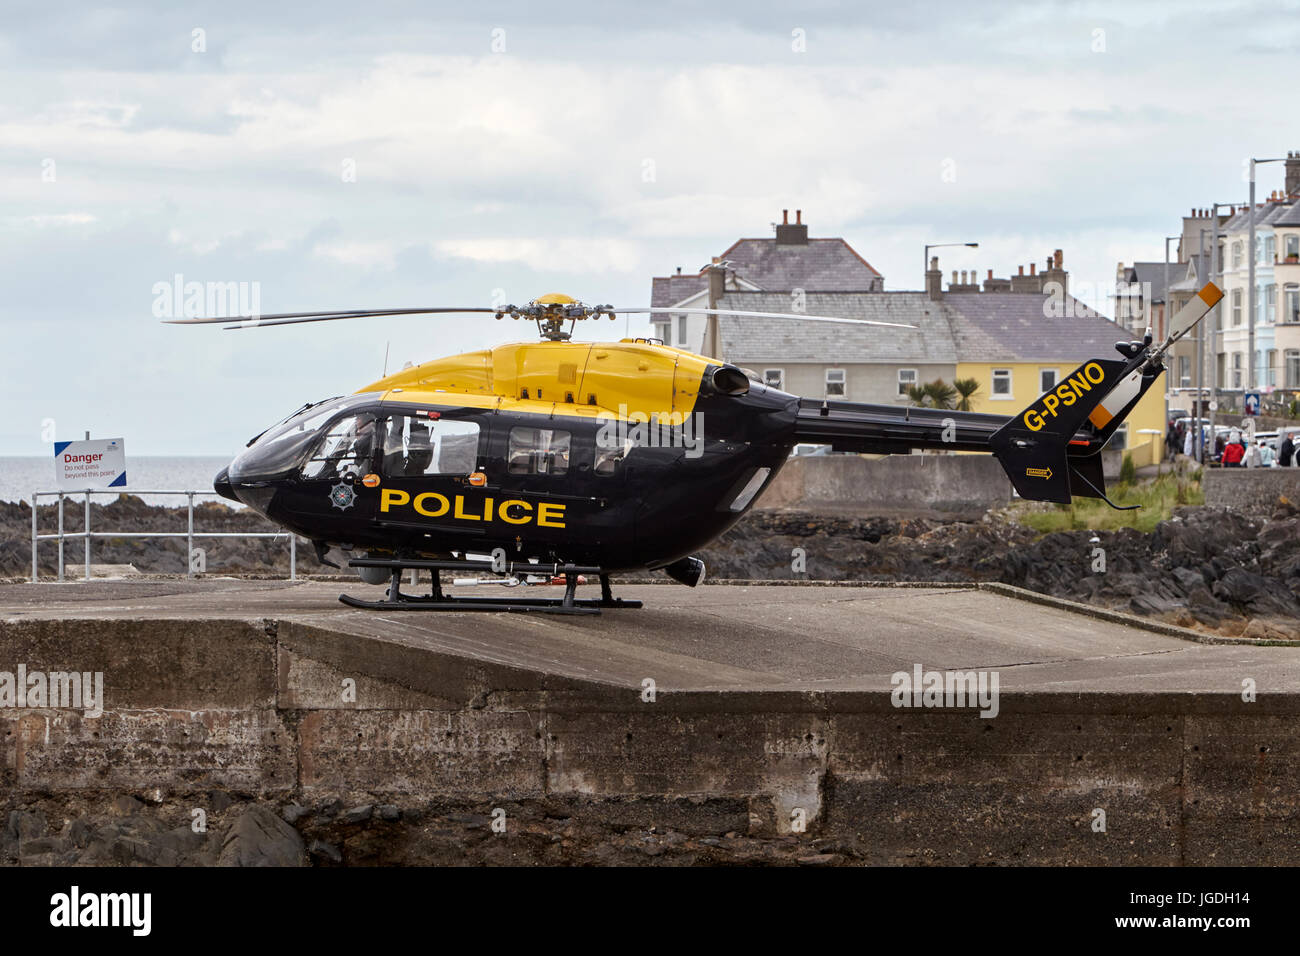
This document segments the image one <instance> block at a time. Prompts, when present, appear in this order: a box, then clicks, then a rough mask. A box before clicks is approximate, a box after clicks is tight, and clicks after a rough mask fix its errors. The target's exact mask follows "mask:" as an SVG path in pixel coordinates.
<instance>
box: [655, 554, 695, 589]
mask: <svg viewBox="0 0 1300 956" xmlns="http://www.w3.org/2000/svg"><path fill="white" fill-rule="evenodd" d="M663 570H664V573H665V574H667V575H668V576H669V577H670V578H672V579H673V580H674V581H677V582H679V583H681V584H685V585H686V586H687V587H688V588H693V587H697V586H698V585H700V584H703V583H704V562H703V561H701V560H700V559H699V558H682V559H681V560H678V561H674V562H673V563H672V564H670V565H667V566H666V567H665V568H664V569H663Z"/></svg>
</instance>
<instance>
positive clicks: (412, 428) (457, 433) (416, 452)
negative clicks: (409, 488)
mask: <svg viewBox="0 0 1300 956" xmlns="http://www.w3.org/2000/svg"><path fill="white" fill-rule="evenodd" d="M383 426H384V457H383V463H382V465H381V469H382V471H383V474H384V475H385V476H387V477H389V478H415V477H420V476H423V475H468V474H470V473H471V472H472V471H474V470H475V467H476V466H477V463H478V438H479V426H478V422H467V421H457V420H455V419H447V418H439V419H431V418H428V417H425V416H415V415H393V416H390V417H389V418H387V419H385V420H384V422H383Z"/></svg>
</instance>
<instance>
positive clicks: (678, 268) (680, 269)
mask: <svg viewBox="0 0 1300 956" xmlns="http://www.w3.org/2000/svg"><path fill="white" fill-rule="evenodd" d="M677 274H678V275H681V274H682V267H681V266H678V267H677Z"/></svg>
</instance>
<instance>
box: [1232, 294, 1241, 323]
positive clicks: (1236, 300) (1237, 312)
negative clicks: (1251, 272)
mask: <svg viewBox="0 0 1300 956" xmlns="http://www.w3.org/2000/svg"><path fill="white" fill-rule="evenodd" d="M1241 299H1242V295H1241V290H1240V289H1233V290H1232V324H1233V326H1234V327H1235V326H1238V325H1241Z"/></svg>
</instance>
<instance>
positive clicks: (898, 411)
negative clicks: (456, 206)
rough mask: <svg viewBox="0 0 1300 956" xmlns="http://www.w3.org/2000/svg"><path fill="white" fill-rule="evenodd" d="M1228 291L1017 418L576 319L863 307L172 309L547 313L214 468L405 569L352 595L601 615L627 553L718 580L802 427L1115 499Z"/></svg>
mask: <svg viewBox="0 0 1300 956" xmlns="http://www.w3.org/2000/svg"><path fill="white" fill-rule="evenodd" d="M1221 297H1222V292H1220V291H1219V290H1218V289H1217V288H1216V287H1215V286H1214V285H1213V284H1210V285H1207V286H1205V288H1204V289H1202V290H1201V292H1200V293H1199V294H1198V295H1197V296H1194V297H1193V298H1192V300H1191V302H1190V303H1189V304H1188V305H1187V306H1186V307H1185V308H1184V309H1183V311H1182V312H1181V313H1180V314H1179V315H1178V316H1175V318H1174V321H1173V322H1172V323H1171V325H1170V328H1171V329H1175V328H1177V329H1181V331H1179V332H1177V333H1174V334H1171V335H1170V337H1169V338H1168V339H1167V340H1166V341H1165V342H1164V343H1163V344H1161V345H1160V346H1158V347H1154V348H1153V347H1152V339H1151V335H1150V332H1149V331H1148V333H1147V335H1146V336H1145V338H1144V339H1143V340H1142V341H1131V342H1119V343H1117V344H1116V349H1117V350H1118V352H1119V353H1120V356H1121V358H1120V359H1118V360H1117V359H1101V358H1098V359H1093V360H1091V361H1088V362H1085V363H1084V364H1083V365H1081V366H1079V368H1077V369H1076V370H1075V371H1074V372H1072V373H1071V374H1070V375H1068V376H1066V377H1065V378H1064V379H1062V380H1061V382H1060V383H1059V384H1058V385H1057V386H1056V387H1055V388H1053V389H1052V390H1051V391H1049V392H1047V393H1045V394H1044V395H1042V396H1040V397H1039V398H1038V399H1037V400H1036V401H1035V402H1034V403H1033V404H1031V405H1030V406H1029V407H1028V408H1026V409H1025V410H1024V411H1022V412H1021V413H1020V414H1018V415H1014V416H1010V417H1008V416H1004V415H991V414H984V413H976V412H959V411H950V410H946V409H935V408H907V407H895V406H892V405H871V404H861V403H854V402H844V401H832V400H823V399H814V398H800V397H799V396H797V395H791V394H788V393H786V392H783V391H780V390H778V389H775V388H772V387H770V386H767V385H765V384H763V383H762V382H759V381H756V380H755V377H754V376H752V375H751V374H747V373H746V371H745V370H743V369H741V368H738V367H737V366H735V365H731V364H727V363H726V362H719V361H716V360H713V359H710V358H706V357H704V356H701V355H696V354H694V353H692V352H688V351H685V350H682V349H677V348H672V347H669V346H667V345H665V344H664V343H662V342H660V341H659V340H657V339H646V338H633V339H628V338H625V339H622V340H620V341H618V342H597V343H588V342H575V341H573V340H572V331H573V328H574V326H575V324H576V322H577V321H579V320H585V319H599V318H602V317H609V318H611V319H612V318H614V317H615V316H616V315H617V314H623V313H654V312H659V313H672V314H679V313H682V312H693V313H705V314H709V315H722V314H726V315H739V316H742V317H743V316H746V315H751V316H765V317H784V318H790V319H798V320H805V321H807V320H813V321H829V322H843V323H849V324H863V323H862V322H861V320H854V319H837V318H833V317H828V316H808V315H803V314H788V315H787V314H784V313H754V312H749V313H747V312H737V311H735V310H714V309H682V308H639V309H615V308H613V307H612V306H607V305H595V306H588V305H584V304H583V303H581V302H579V301H577V300H575V299H572V298H570V297H568V296H563V295H548V296H544V297H542V298H539V299H536V300H534V301H532V302H530V303H528V304H527V305H526V306H518V307H516V306H505V307H503V308H500V309H493V308H464V309H462V308H421V309H379V310H352V311H337V312H297V313H285V314H281V315H268V316H261V317H256V318H242V317H238V316H235V317H229V318H196V319H178V320H171V321H172V322H174V323H176V324H205V323H225V324H226V325H225V327H226V328H231V329H246V328H254V327H256V328H265V327H269V326H276V325H290V324H297V323H303V322H322V321H332V320H338V319H351V318H363V317H374V316H390V315H417V314H433V313H494V314H495V315H496V317H497V318H498V319H500V318H503V317H505V316H507V315H508V316H511V317H513V318H516V319H533V320H535V321H536V323H537V326H538V330H539V332H540V333H541V338H542V341H540V342H530V343H519V344H512V345H502V346H498V347H496V348H492V349H486V350H482V351H476V352H467V353H465V354H462V355H454V356H450V357H447V358H440V359H434V360H433V361H430V362H425V363H423V364H421V365H417V366H414V367H411V368H406V369H403V370H402V371H400V372H397V373H395V374H393V375H387V376H385V377H384V378H381V379H380V380H379V381H376V382H373V383H371V384H370V385H367V386H365V387H364V388H362V389H360V390H359V391H357V392H355V393H353V394H351V395H347V396H342V397H338V398H332V399H328V400H325V401H321V402H315V403H311V404H307V405H304V406H303V407H302V408H300V409H298V410H297V411H296V412H294V413H293V414H292V415H290V416H288V417H287V418H285V419H283V420H282V421H280V422H279V423H277V424H275V425H273V426H271V427H270V428H268V429H267V430H266V431H264V432H262V433H261V434H259V435H257V436H256V437H254V438H253V439H252V440H250V441H249V443H248V445H247V447H246V448H245V449H244V450H243V451H242V452H241V453H240V454H239V455H238V456H237V457H236V458H235V459H234V460H233V461H232V462H231V463H230V465H229V466H228V467H227V468H225V469H223V470H222V471H221V472H220V473H219V474H218V475H217V476H216V479H215V482H214V486H215V488H216V490H217V491H218V492H219V493H220V494H222V495H223V496H225V497H227V498H230V499H232V500H235V501H239V502H243V503H244V504H246V505H248V506H249V507H251V508H253V509H254V510H256V511H258V512H260V513H261V514H263V515H265V516H266V517H268V518H269V519H271V520H272V521H274V522H275V523H277V524H279V525H280V526H282V527H284V528H286V529H288V530H289V531H291V532H294V533H296V534H298V535H301V536H302V537H305V538H308V539H310V540H311V541H312V542H313V544H314V546H315V548H316V553H317V556H318V557H319V558H320V560H321V561H322V562H324V563H326V564H330V565H332V566H335V567H337V566H338V565H337V564H334V562H332V561H331V560H330V558H329V554H330V553H332V549H336V548H337V549H340V550H342V551H343V552H344V553H347V554H351V555H354V556H353V557H351V558H350V560H349V565H350V566H351V567H353V568H355V569H357V571H358V573H359V575H360V576H361V578H362V580H364V581H366V582H367V583H370V584H383V583H385V582H387V583H388V585H389V587H388V592H387V596H386V598H385V599H384V600H382V601H368V600H362V599H359V598H354V597H351V596H348V595H342V596H340V600H342V601H344V602H345V603H347V604H350V605H352V606H354V607H364V608H383V609H401V610H490V611H528V610H543V611H551V612H558V613H571V614H573V613H576V614H581V613H599V610H600V608H608V607H640V602H638V601H622V600H618V599H615V598H614V597H613V595H612V593H611V589H610V579H609V576H610V574H611V573H614V572H627V571H647V570H655V569H662V570H663V571H665V572H666V573H667V574H668V576H669V577H671V578H672V579H674V580H676V581H679V582H681V583H683V584H687V585H690V586H692V587H694V586H695V585H697V584H699V583H700V582H701V581H702V580H703V578H704V565H703V562H701V561H700V560H699V559H698V558H696V557H694V556H693V554H694V552H696V551H697V550H698V549H700V548H702V547H703V546H704V545H706V544H708V543H709V542H710V541H712V540H713V539H714V538H716V537H717V536H718V535H720V534H722V532H724V531H726V530H727V529H728V528H729V527H731V526H732V525H733V524H735V523H736V521H738V520H739V519H740V517H741V516H742V515H743V514H744V513H745V512H746V511H747V510H748V509H749V507H750V506H751V505H752V504H753V502H754V501H755V500H756V499H757V498H758V496H759V495H760V494H762V492H763V489H764V488H766V487H767V486H768V484H769V483H770V482H771V481H772V479H773V478H774V477H775V476H776V474H777V472H779V471H780V469H781V466H782V465H783V464H784V463H785V461H786V459H787V458H788V456H789V455H790V452H791V450H792V449H793V447H794V446H795V445H796V444H797V443H804V442H806V443H817V444H826V445H831V446H832V447H833V448H834V449H835V450H841V451H852V452H862V453H872V454H887V453H895V452H902V453H906V452H909V451H911V450H912V449H914V448H934V449H943V450H951V451H975V452H981V451H982V452H991V453H992V454H994V455H995V456H996V457H997V458H998V460H999V461H1000V462H1001V464H1002V466H1003V468H1004V469H1005V470H1006V472H1007V475H1008V476H1009V477H1010V479H1011V482H1012V484H1013V486H1014V487H1015V489H1016V491H1017V492H1019V494H1020V495H1021V497H1023V498H1029V499H1034V500H1040V501H1054V502H1068V501H1070V500H1071V496H1074V495H1080V496H1086V497H1096V498H1102V499H1106V494H1105V483H1104V479H1103V477H1102V470H1101V458H1100V452H1101V449H1102V446H1103V445H1105V444H1106V441H1107V440H1108V439H1109V438H1110V436H1111V435H1112V434H1114V432H1115V430H1116V429H1117V428H1118V427H1119V425H1120V423H1121V422H1122V421H1123V420H1124V418H1125V416H1126V415H1128V413H1129V412H1130V411H1131V410H1132V408H1133V406H1134V405H1135V404H1136V403H1137V402H1138V400H1139V399H1140V398H1141V397H1142V395H1143V394H1144V393H1145V392H1146V390H1147V389H1148V388H1150V387H1151V385H1152V384H1153V383H1154V382H1155V381H1156V379H1157V378H1158V377H1159V375H1160V373H1161V372H1162V371H1163V368H1164V366H1163V362H1162V359H1163V356H1164V353H1165V352H1166V351H1167V350H1168V349H1169V347H1170V346H1171V345H1173V343H1174V342H1176V341H1177V340H1178V339H1179V338H1181V337H1182V336H1183V335H1185V334H1186V333H1187V331H1189V330H1190V329H1191V328H1192V327H1193V326H1195V324H1196V323H1197V322H1198V321H1199V320H1200V319H1201V318H1202V317H1203V316H1204V315H1205V313H1206V312H1208V311H1209V309H1210V308H1211V307H1213V305H1214V304H1215V303H1216V302H1218V300H1219V299H1220V298H1221ZM865 324H875V325H891V324H895V323H865ZM566 326H567V328H566ZM905 327H910V326H905ZM1106 500H1108V499H1106ZM471 555H484V556H487V555H491V560H485V559H475V558H471ZM408 569H418V570H428V571H430V572H431V575H430V576H431V578H432V590H431V593H430V594H429V595H427V596H413V595H407V594H403V593H402V591H401V587H400V585H401V579H402V574H403V571H405V570H408ZM444 570H449V571H456V570H463V571H493V572H496V573H498V574H505V575H507V576H508V577H507V580H512V581H518V580H523V579H525V578H526V577H528V576H533V575H538V574H544V575H547V576H548V577H562V578H563V579H564V581H565V584H566V587H565V593H564V597H563V598H562V599H519V598H513V597H512V598H508V599H507V598H502V599H497V598H466V597H459V596H451V595H446V594H444V593H443V590H442V585H441V582H440V579H439V573H440V572H441V571H444ZM586 575H590V576H598V577H599V580H600V584H601V597H600V598H599V599H590V600H580V599H578V598H577V597H576V593H575V592H576V587H577V584H578V582H579V579H580V577H582V576H586Z"/></svg>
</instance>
